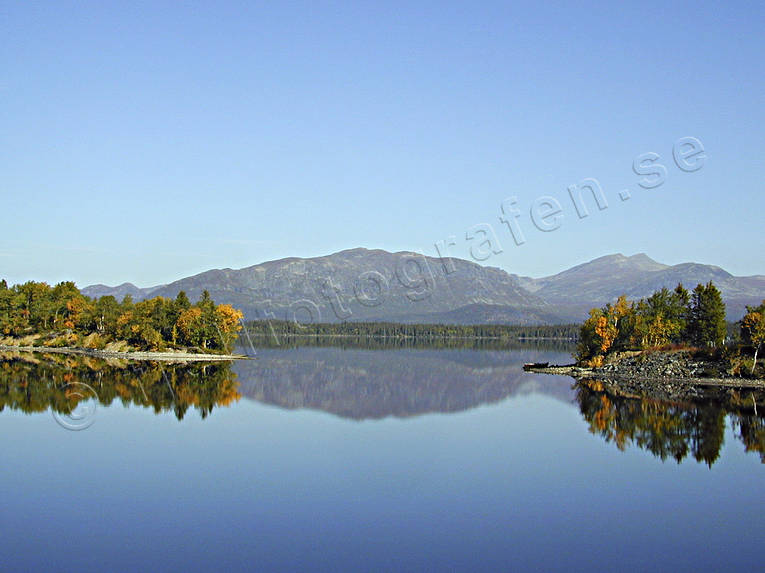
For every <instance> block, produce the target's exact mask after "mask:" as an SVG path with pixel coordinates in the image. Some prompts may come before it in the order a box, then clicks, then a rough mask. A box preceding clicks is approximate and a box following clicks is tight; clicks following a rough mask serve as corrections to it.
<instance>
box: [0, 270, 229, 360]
mask: <svg viewBox="0 0 765 573" xmlns="http://www.w3.org/2000/svg"><path fill="white" fill-rule="evenodd" d="M241 318H242V313H241V312H239V311H237V310H235V309H234V308H232V307H231V306H229V305H227V304H215V302H214V301H213V300H212V299H211V298H210V295H209V293H208V292H207V291H205V292H204V294H203V295H202V297H201V299H200V300H199V301H197V302H196V303H193V304H192V303H191V301H189V299H188V297H187V296H186V294H185V293H184V292H183V291H181V292H180V293H178V296H177V297H176V298H175V299H168V298H163V297H155V298H152V299H148V300H143V301H141V302H137V303H134V302H133V299H132V298H131V297H130V296H129V295H128V296H126V297H125V298H124V299H123V300H122V301H117V300H116V299H115V298H114V297H113V296H102V297H100V298H98V299H91V298H89V297H87V296H85V295H83V294H82V293H81V292H80V291H79V289H78V288H77V287H76V286H75V284H74V283H73V282H61V283H59V284H57V285H55V286H53V287H51V286H50V285H48V284H47V283H44V282H34V281H29V282H26V283H24V284H21V285H14V286H12V287H8V285H7V283H6V282H5V281H4V280H3V281H0V333H1V334H2V335H4V336H7V337H11V338H15V339H16V340H10V341H6V343H12V344H24V345H32V346H84V347H88V348H95V349H103V348H105V347H106V346H107V345H108V344H109V343H114V342H123V343H126V344H128V345H130V347H132V348H136V349H140V350H152V351H156V350H165V349H166V348H168V347H171V348H186V347H192V348H202V349H205V350H228V349H230V348H231V346H232V345H233V343H234V342H235V340H236V336H237V331H238V330H239V329H241V324H240V320H241ZM114 349H115V350H120V348H114Z"/></svg>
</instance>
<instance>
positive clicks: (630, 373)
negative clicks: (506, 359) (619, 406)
mask: <svg viewBox="0 0 765 573" xmlns="http://www.w3.org/2000/svg"><path fill="white" fill-rule="evenodd" d="M524 369H525V370H527V371H529V372H538V373H542V374H556V375H561V376H572V377H573V378H576V379H577V380H578V381H588V382H597V383H599V385H600V386H602V387H603V389H604V390H606V391H608V392H610V393H612V394H619V395H622V396H633V397H645V396H650V397H653V398H660V399H667V400H684V399H698V398H715V399H730V398H735V397H737V396H744V395H746V396H749V395H750V394H751V395H752V396H753V399H754V400H755V402H756V403H761V402H762V401H763V400H765V380H763V379H754V378H742V377H738V376H734V375H733V374H731V373H730V371H729V368H728V365H727V364H725V363H724V362H721V361H712V360H699V359H697V358H694V356H693V354H692V353H691V352H687V351H679V352H651V353H640V352H632V353H624V354H622V355H620V356H616V357H612V358H611V359H610V360H609V361H608V362H607V363H606V364H604V365H603V366H601V367H600V368H587V367H583V366H578V365H576V364H570V365H566V366H555V365H541V364H533V365H531V364H530V365H526V366H525V367H524Z"/></svg>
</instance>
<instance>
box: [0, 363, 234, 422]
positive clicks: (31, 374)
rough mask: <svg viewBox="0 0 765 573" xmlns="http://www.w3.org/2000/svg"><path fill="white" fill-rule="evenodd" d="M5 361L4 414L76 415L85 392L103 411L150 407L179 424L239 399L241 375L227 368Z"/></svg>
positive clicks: (0, 381) (1, 373) (0, 389)
mask: <svg viewBox="0 0 765 573" xmlns="http://www.w3.org/2000/svg"><path fill="white" fill-rule="evenodd" d="M0 359H1V360H2V361H0V412H2V411H3V410H4V409H5V408H8V409H10V410H20V411H22V412H25V413H35V412H45V411H47V410H49V409H50V410H52V411H53V412H54V413H59V414H67V415H68V414H72V413H73V412H75V411H76V409H77V407H78V404H80V403H81V402H82V401H84V400H87V399H89V398H91V396H90V395H89V392H83V391H81V389H82V388H92V389H93V390H94V391H95V395H96V399H97V400H98V403H99V404H101V405H104V406H108V405H110V404H112V403H115V402H121V403H122V404H123V405H125V406H128V405H137V406H141V407H144V408H151V409H152V410H154V412H155V413H156V414H162V413H165V412H172V413H173V414H174V415H175V417H176V418H178V419H179V420H182V419H183V417H184V416H185V415H186V412H187V411H188V410H189V408H194V409H196V410H197V411H198V412H199V414H200V415H201V417H202V418H205V417H207V416H208V415H209V414H210V413H211V412H212V411H213V409H214V408H215V407H221V406H228V405H229V404H231V403H232V402H235V401H236V400H238V399H239V398H240V394H239V391H238V383H237V381H236V375H235V374H234V373H233V372H232V371H231V366H230V365H229V364H227V363H220V362H216V363H212V364H198V363H196V364H189V365H180V364H167V363H157V362H129V361H120V360H102V359H95V358H88V357H81V356H76V357H75V356H63V355H23V354H20V355H5V356H2V357H0ZM83 385H86V386H83Z"/></svg>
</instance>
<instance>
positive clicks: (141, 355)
mask: <svg viewBox="0 0 765 573" xmlns="http://www.w3.org/2000/svg"><path fill="white" fill-rule="evenodd" d="M0 352H41V353H46V354H79V355H82V356H91V357H93V358H104V359H108V358H112V359H114V358H117V359H122V360H156V361H162V362H220V361H231V360H241V359H246V358H248V357H247V356H244V355H241V354H195V353H191V352H114V351H110V350H96V349H93V348H76V347H62V348H48V347H44V346H4V345H0Z"/></svg>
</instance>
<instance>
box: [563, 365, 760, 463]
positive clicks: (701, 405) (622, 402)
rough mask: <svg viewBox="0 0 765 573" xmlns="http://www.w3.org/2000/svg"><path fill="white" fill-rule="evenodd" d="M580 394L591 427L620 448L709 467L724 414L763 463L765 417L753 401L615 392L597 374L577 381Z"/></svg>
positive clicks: (720, 441) (722, 429) (719, 441)
mask: <svg viewBox="0 0 765 573" xmlns="http://www.w3.org/2000/svg"><path fill="white" fill-rule="evenodd" d="M576 398H577V401H578V402H579V408H580V411H581V413H582V415H583V416H584V419H585V420H586V421H587V422H588V423H589V426H590V432H592V433H593V434H596V435H599V436H601V437H602V438H603V439H604V440H605V441H606V442H613V443H614V444H615V445H616V447H617V448H619V449H620V450H625V449H626V448H627V447H629V446H630V445H635V446H637V447H639V448H641V449H644V450H647V451H649V452H651V453H652V454H653V455H654V456H656V457H658V458H661V459H662V460H666V459H667V458H670V457H671V458H674V459H675V460H677V462H678V463H680V462H682V461H683V460H685V459H687V458H688V456H689V455H690V456H692V457H693V459H695V460H696V461H698V462H703V463H705V464H707V465H708V466H709V467H712V465H713V464H714V463H715V462H716V461H717V459H718V458H719V456H720V450H721V449H722V445H723V441H724V435H725V420H726V416H729V417H730V419H731V424H732V427H733V429H734V435H735V437H736V438H737V439H738V440H740V441H741V442H742V443H743V444H744V447H745V449H746V451H747V452H757V453H759V455H760V460H761V461H762V462H763V463H765V418H763V417H762V416H760V415H757V414H756V413H755V409H754V403H752V402H750V403H749V406H747V405H746V400H745V399H741V400H739V401H738V403H733V402H732V401H731V400H728V401H727V403H723V402H720V401H715V400H703V401H697V402H677V403H676V402H667V401H662V400H653V399H649V398H631V397H629V398H628V397H621V396H615V395H613V394H610V393H608V392H607V391H605V389H604V387H603V384H602V383H601V382H599V381H596V380H584V381H581V382H579V383H578V384H577V385H576Z"/></svg>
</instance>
